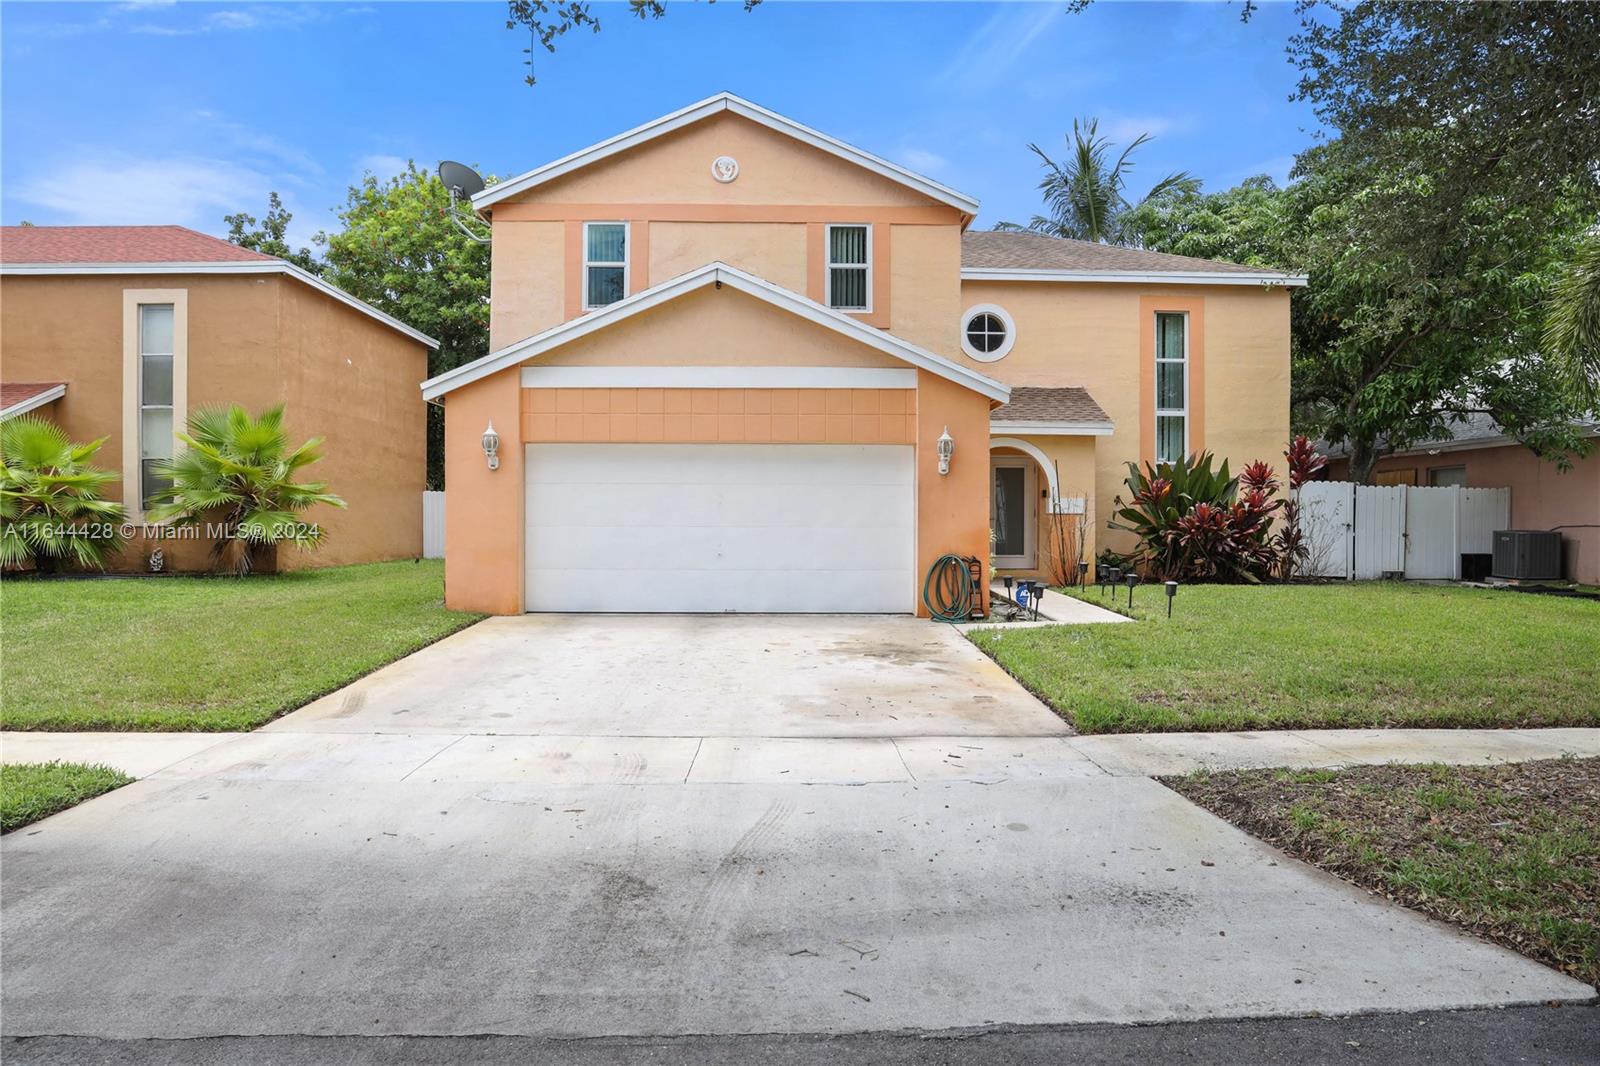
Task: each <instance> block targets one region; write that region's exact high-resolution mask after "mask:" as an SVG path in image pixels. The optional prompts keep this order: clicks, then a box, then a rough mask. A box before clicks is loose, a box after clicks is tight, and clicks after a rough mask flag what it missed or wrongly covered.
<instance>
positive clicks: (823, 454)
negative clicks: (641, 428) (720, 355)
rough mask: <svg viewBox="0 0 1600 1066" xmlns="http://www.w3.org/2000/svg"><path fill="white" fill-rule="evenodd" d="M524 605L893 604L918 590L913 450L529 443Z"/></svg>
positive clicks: (724, 607)
mask: <svg viewBox="0 0 1600 1066" xmlns="http://www.w3.org/2000/svg"><path fill="white" fill-rule="evenodd" d="M526 457H527V464H526V469H527V496H526V501H527V531H526V535H527V551H526V566H527V571H526V603H527V607H528V609H529V610H533V611H707V612H721V611H856V612H870V611H892V612H904V611H909V610H910V609H911V608H912V605H913V601H914V594H915V579H914V568H915V489H914V486H913V477H914V471H913V460H912V449H911V448H909V447H907V446H903V445H901V446H895V445H751V444H728V445H626V444H622V445H618V444H535V445H528V446H527V454H526Z"/></svg>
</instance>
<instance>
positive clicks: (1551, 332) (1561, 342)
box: [1544, 231, 1600, 413]
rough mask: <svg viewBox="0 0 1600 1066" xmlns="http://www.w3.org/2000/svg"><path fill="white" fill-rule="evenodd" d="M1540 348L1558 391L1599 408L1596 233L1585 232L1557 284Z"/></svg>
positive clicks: (1599, 236)
mask: <svg viewBox="0 0 1600 1066" xmlns="http://www.w3.org/2000/svg"><path fill="white" fill-rule="evenodd" d="M1544 344H1545V351H1546V352H1548V353H1549V355H1550V358H1551V360H1552V361H1553V363H1554V370H1555V373H1556V376H1557V377H1558V378H1559V379H1560V380H1561V382H1562V388H1563V390H1564V391H1566V392H1569V393H1570V394H1571V395H1573V396H1574V397H1576V399H1577V400H1578V402H1579V403H1580V404H1582V406H1583V407H1584V408H1585V409H1586V410H1587V411H1589V412H1591V413H1593V412H1594V411H1596V410H1597V409H1600V232H1596V231H1590V233H1589V235H1588V238H1587V239H1586V240H1584V242H1583V243H1582V245H1580V246H1579V248H1578V250H1577V251H1576V252H1575V253H1573V256H1572V259H1571V261H1570V262H1568V264H1567V266H1566V269H1565V270H1564V271H1563V272H1562V275H1561V277H1560V278H1559V279H1558V280H1557V281H1556V283H1555V288H1554V290H1553V291H1552V292H1551V294H1550V304H1549V308H1548V313H1547V314H1546V316H1545V324H1544Z"/></svg>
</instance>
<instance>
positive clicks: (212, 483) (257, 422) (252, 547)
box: [146, 404, 345, 575]
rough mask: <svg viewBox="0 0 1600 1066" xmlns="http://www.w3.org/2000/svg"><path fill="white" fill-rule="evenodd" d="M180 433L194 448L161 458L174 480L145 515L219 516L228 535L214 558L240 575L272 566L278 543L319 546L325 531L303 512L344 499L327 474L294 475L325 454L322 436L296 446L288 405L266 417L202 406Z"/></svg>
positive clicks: (161, 469)
mask: <svg viewBox="0 0 1600 1066" xmlns="http://www.w3.org/2000/svg"><path fill="white" fill-rule="evenodd" d="M178 439H179V440H181V441H183V443H184V444H185V445H187V447H185V448H184V449H183V450H182V451H180V452H179V453H178V454H177V455H175V456H174V457H172V458H171V459H163V460H161V461H160V462H158V463H157V464H156V471H157V473H158V474H159V475H160V476H161V477H164V478H168V479H170V481H171V485H170V487H169V488H167V489H165V490H163V491H162V492H160V493H158V494H157V496H156V500H155V502H154V504H153V505H152V506H150V507H149V508H147V509H146V514H147V516H148V518H149V520H150V521H152V522H174V523H176V524H178V525H182V526H195V525H199V524H200V523H201V522H208V523H216V524H218V525H219V526H220V528H221V529H222V535H221V536H220V537H218V538H217V540H216V543H215V544H214V545H213V546H212V558H213V559H214V560H215V561H216V562H217V563H219V564H220V565H222V566H223V567H224V568H226V569H228V570H230V571H232V572H233V573H235V574H239V575H243V574H248V573H249V572H250V571H252V570H256V569H272V568H273V567H272V564H273V562H274V560H275V551H276V548H277V545H279V544H283V543H287V544H293V545H295V547H297V548H301V549H304V550H311V549H315V548H316V547H317V546H318V545H319V544H321V543H322V540H323V537H324V535H325V534H326V532H327V531H326V530H324V529H323V528H322V527H321V526H320V525H317V524H316V523H311V522H304V521H302V520H301V519H300V517H299V516H300V514H301V512H303V511H306V510H308V509H309V508H312V507H315V506H317V505H319V504H321V505H325V506H328V507H343V506H345V502H344V500H342V499H340V498H339V497H338V496H335V495H333V494H332V493H330V492H329V491H328V486H327V485H326V484H325V483H323V482H320V481H314V482H304V483H301V482H297V481H295V480H294V478H295V474H296V473H297V472H298V471H299V470H301V469H302V468H304V467H306V466H309V465H311V464H312V463H315V462H317V461H318V460H319V459H321V458H322V456H321V454H320V453H319V452H318V451H317V449H318V448H319V447H320V446H321V444H322V438H321V437H313V438H312V439H311V440H308V441H306V442H305V443H304V444H302V445H300V446H299V447H298V448H294V449H291V448H290V447H289V438H288V435H287V434H286V433H285V432H284V430H283V406H282V405H281V404H280V405H279V406H277V407H274V408H271V409H270V410H268V411H265V412H263V413H262V414H261V416H260V417H259V418H252V417H250V413H249V412H248V411H246V410H245V409H244V408H243V407H240V406H239V405H238V404H235V405H233V406H232V407H202V408H200V409H199V410H197V411H195V412H194V413H193V414H191V415H190V416H189V431H188V432H187V433H179V434H178Z"/></svg>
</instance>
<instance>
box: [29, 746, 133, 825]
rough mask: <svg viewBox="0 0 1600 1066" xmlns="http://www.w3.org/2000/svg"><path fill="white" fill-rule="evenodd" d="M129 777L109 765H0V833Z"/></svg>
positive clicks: (53, 763) (115, 784)
mask: <svg viewBox="0 0 1600 1066" xmlns="http://www.w3.org/2000/svg"><path fill="white" fill-rule="evenodd" d="M132 780H133V778H131V777H129V776H128V775H127V774H125V773H123V772H122V771H121V770H113V769H112V768H111V767H109V766H87V765H85V764H83V763H76V762H29V763H14V764H10V765H5V766H0V833H9V832H11V831H12V830H13V829H21V828H22V827H23V826H25V825H29V824H31V823H33V822H37V821H38V820H39V819H40V818H45V817H48V816H50V815H52V814H55V813H56V812H57V811H64V810H66V809H67V808H68V807H76V806H77V805H78V804H80V803H82V802H83V801H84V800H86V799H94V798H95V797H96V796H98V795H100V794H101V793H104V792H110V791H111V790H112V789H114V788H121V787H122V786H123V785H126V784H128V783H129V782H130V781H132Z"/></svg>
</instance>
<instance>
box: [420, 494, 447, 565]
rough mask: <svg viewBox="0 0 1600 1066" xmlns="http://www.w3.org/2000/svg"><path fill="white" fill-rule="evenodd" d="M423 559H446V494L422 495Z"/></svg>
mask: <svg viewBox="0 0 1600 1066" xmlns="http://www.w3.org/2000/svg"><path fill="white" fill-rule="evenodd" d="M422 557H423V558H424V559H443V558H444V493H442V492H424V493H423V494H422Z"/></svg>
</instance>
